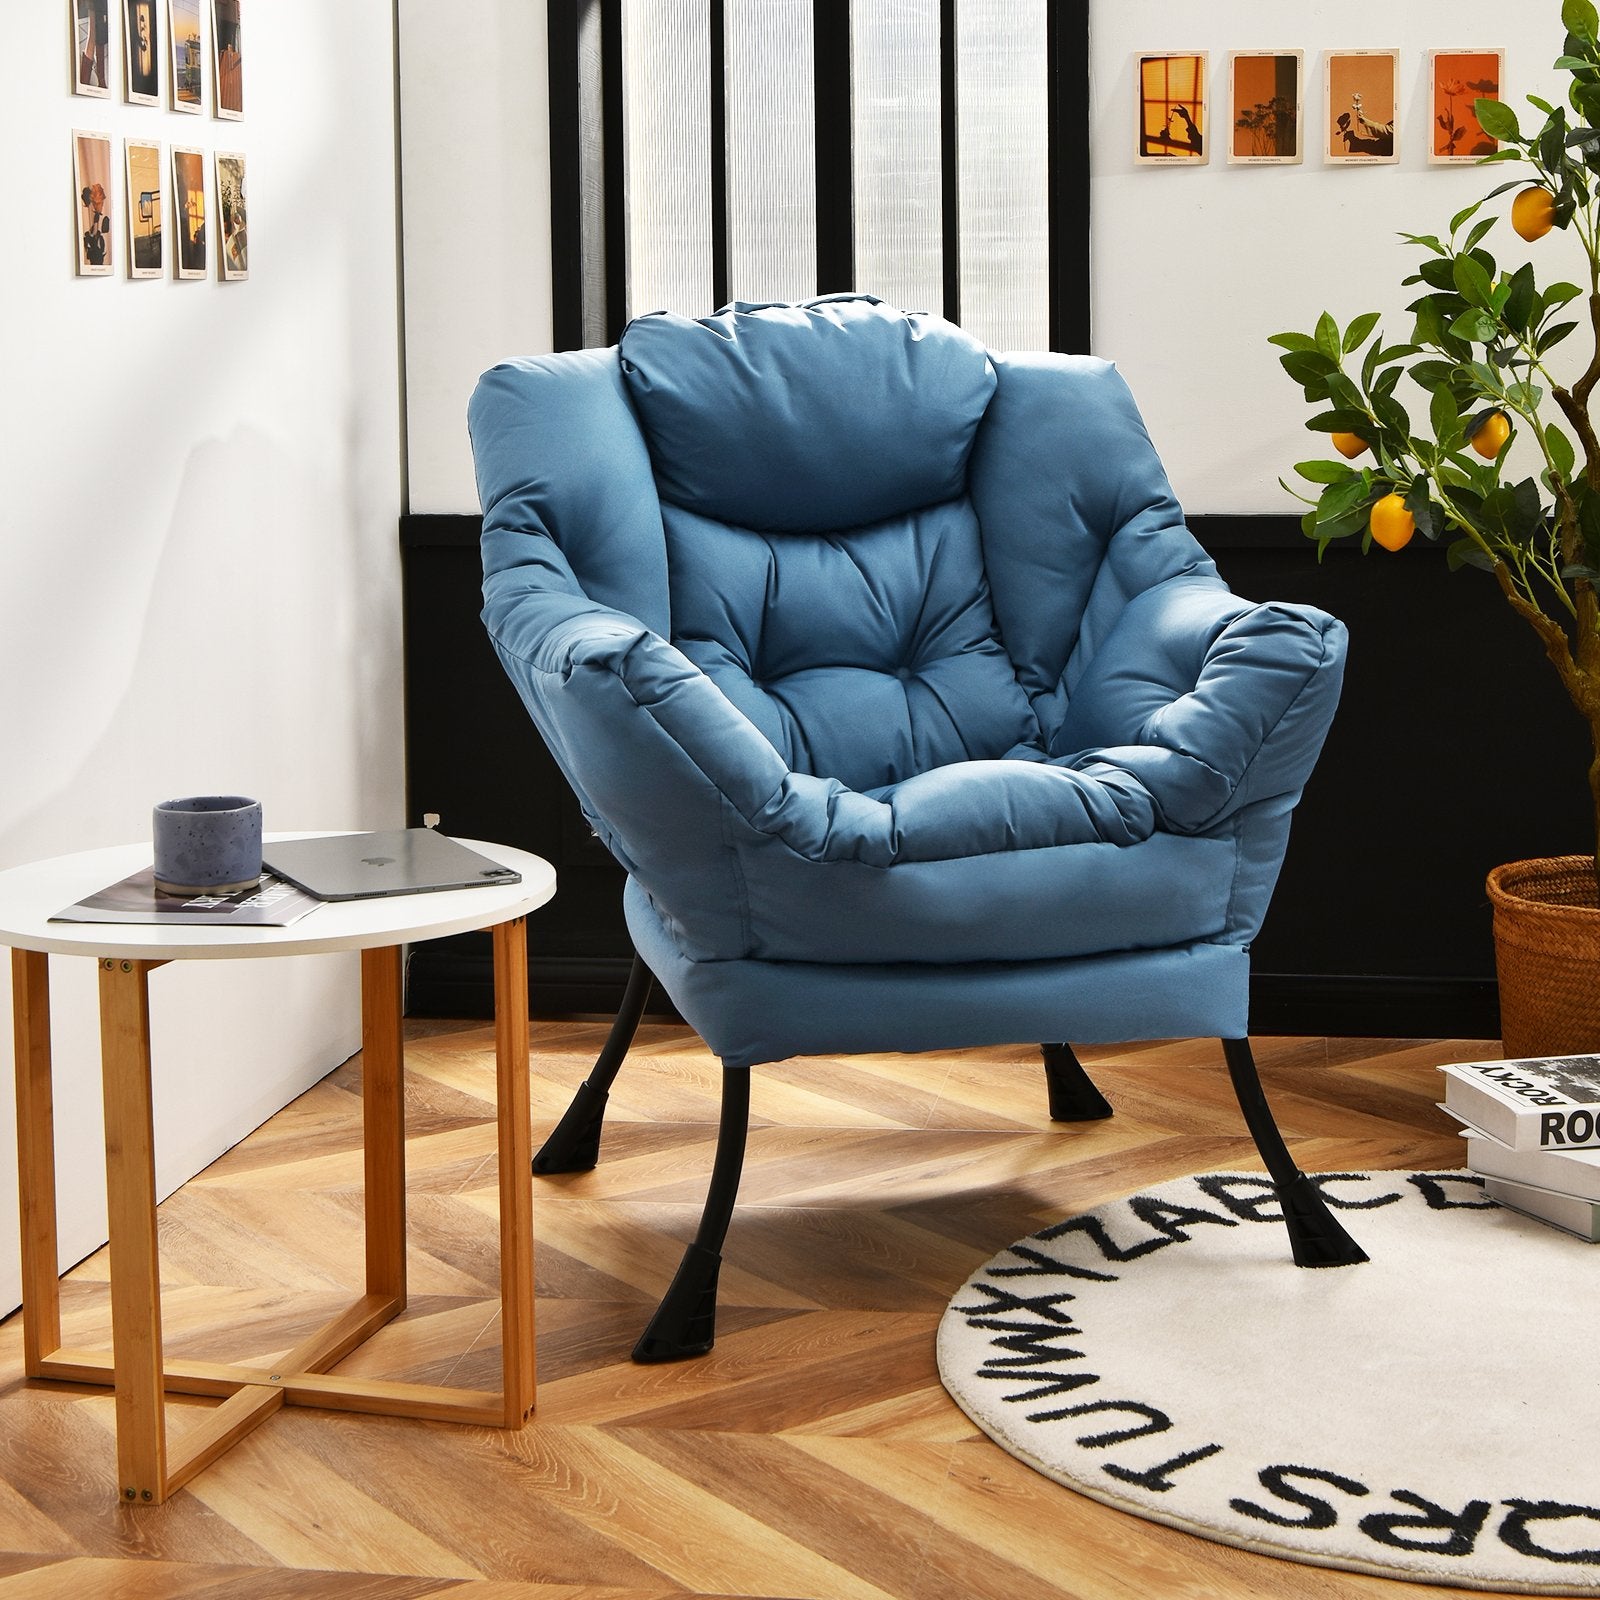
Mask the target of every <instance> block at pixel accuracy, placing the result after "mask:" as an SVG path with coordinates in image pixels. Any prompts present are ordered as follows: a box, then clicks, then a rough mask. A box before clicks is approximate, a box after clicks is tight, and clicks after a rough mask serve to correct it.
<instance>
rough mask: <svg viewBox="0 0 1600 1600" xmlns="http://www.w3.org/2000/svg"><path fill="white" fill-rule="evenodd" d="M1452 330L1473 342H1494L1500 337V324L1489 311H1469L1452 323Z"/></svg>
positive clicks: (1460, 337) (1457, 336)
mask: <svg viewBox="0 0 1600 1600" xmlns="http://www.w3.org/2000/svg"><path fill="white" fill-rule="evenodd" d="M1450 332H1451V333H1453V334H1454V335H1455V336H1456V338H1458V339H1466V340H1468V341H1469V342H1470V343H1472V344H1493V343H1494V342H1495V340H1496V339H1498V338H1499V337H1500V325H1499V323H1497V322H1496V321H1495V320H1494V318H1493V317H1492V316H1490V315H1489V313H1488V312H1487V311H1468V312H1466V313H1465V314H1464V315H1462V316H1459V317H1457V318H1456V320H1455V321H1454V322H1452V323H1451V324H1450Z"/></svg>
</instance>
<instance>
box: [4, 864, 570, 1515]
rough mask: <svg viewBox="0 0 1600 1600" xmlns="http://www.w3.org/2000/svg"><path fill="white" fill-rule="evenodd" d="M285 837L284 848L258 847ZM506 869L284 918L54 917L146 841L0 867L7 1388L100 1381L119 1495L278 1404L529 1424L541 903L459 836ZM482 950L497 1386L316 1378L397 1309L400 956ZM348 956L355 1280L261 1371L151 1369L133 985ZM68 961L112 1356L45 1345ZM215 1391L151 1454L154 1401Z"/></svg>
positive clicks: (145, 1140) (156, 1314) (187, 1471)
mask: <svg viewBox="0 0 1600 1600" xmlns="http://www.w3.org/2000/svg"><path fill="white" fill-rule="evenodd" d="M274 837H276V838H279V839H283V838H293V837H298V835H292V834H278V835H275V836H274ZM462 843H464V844H467V845H469V846H471V847H472V848H473V849H475V850H478V851H481V852H482V853H483V854H484V855H486V856H489V857H491V858H492V859H493V860H495V861H497V862H499V863H500V864H501V865H502V866H507V867H514V868H515V869H516V870H517V871H518V872H520V873H521V875H522V881H521V882H520V883H515V884H504V885H502V884H493V885H488V886H485V887H481V888H471V889H454V890H445V891H441V892H438V893H428V894H408V895H393V896H387V897H384V898H380V899H366V900H343V901H336V902H335V901H329V902H326V903H324V904H321V905H319V906H318V907H317V908H316V909H315V910H314V911H312V912H310V913H309V914H308V915H306V916H305V917H303V918H301V919H300V920H299V921H298V922H294V923H291V924H290V925H289V926H288V927H178V926H173V925H170V924H154V925H144V924H127V923H110V922H53V921H51V920H50V919H51V917H52V916H54V915H55V914H56V913H58V912H60V911H62V910H63V909H65V908H66V907H68V906H71V905H73V904H74V903H75V902H77V901H79V900H81V899H83V898H85V897H86V896H88V895H90V894H93V893H95V892H96V891H97V890H100V889H103V888H105V887H106V886H107V885H109V884H113V883H116V882H118V881H120V880H121V879H123V878H125V877H127V876H129V875H130V874H132V873H134V872H136V871H138V870H139V869H140V868H141V867H144V866H148V865H149V861H150V847H149V845H148V844H143V845H125V846H117V847H115V848H113V849H109V850H90V851H84V852H82V853H81V854H78V855H71V856H61V857H57V858H56V859H54V860H50V861H38V862H34V863H32V864H30V865H28V866H22V867H14V868H12V869H11V870H9V871H6V872H0V944H3V945H8V946H10V948H11V961H12V978H13V990H12V1010H13V1016H14V1021H15V1026H16V1042H17V1061H16V1087H17V1173H18V1183H19V1187H20V1190H21V1215H22V1289H23V1310H22V1315H23V1346H24V1359H25V1362H26V1369H27V1372H28V1375H29V1376H30V1377H33V1378H56V1379H64V1380H67V1381H70V1382H73V1383H99V1384H109V1385H111V1386H113V1387H114V1388H115V1391H116V1420H117V1471H118V1479H117V1481H118V1484H119V1488H120V1493H121V1495H122V1497H123V1498H124V1499H125V1500H126V1501H129V1502H131V1503H133V1504H136V1505H155V1504H159V1503H160V1502H161V1501H163V1500H165V1499H166V1498H167V1497H168V1496H169V1495H170V1494H172V1493H173V1491H174V1490H176V1489H177V1488H178V1487H179V1486H180V1485H181V1484H183V1483H185V1482H186V1481H187V1480H188V1479H189V1478H191V1477H192V1476H193V1475H194V1474H195V1473H196V1472H198V1471H200V1469H201V1468H202V1467H204V1466H206V1465H207V1464H209V1463H210V1462H212V1461H214V1460H215V1459H216V1458H217V1457H218V1456H220V1455H221V1454H222V1453H223V1452H224V1451H225V1450H227V1449H228V1448H229V1447H230V1446H231V1445H233V1444H235V1443H236V1442H237V1441H238V1440H239V1439H241V1438H242V1437H243V1436H244V1435H245V1434H246V1433H248V1432H249V1431H250V1430H251V1429H252V1428H254V1427H255V1426H256V1425H257V1424H258V1423H260V1422H261V1421H262V1420H263V1419H264V1418H266V1417H267V1416H269V1415H270V1414H271V1413H272V1412H274V1411H276V1410H278V1409H279V1408H280V1407H281V1406H284V1405H308V1406H322V1407H327V1408H331V1409H336V1410H341V1411H369V1412H381V1413H385V1414H387V1415H390V1416H406V1417H428V1418H434V1419H438V1420H444V1421H452V1422H470V1423H477V1424H479V1425H485V1424H487V1425H490V1426H496V1427H505V1428H520V1427H521V1426H522V1425H523V1424H524V1423H525V1422H526V1421H527V1419H528V1417H529V1416H530V1415H531V1413H532V1411H533V1403H534V1359H533V1215H532V1211H533V1198H532V1177H531V1168H530V1160H531V1157H530V1136H529V1105H528V965H527V930H526V923H525V920H524V919H525V918H526V916H527V914H528V913H529V912H530V911H533V910H535V909H536V908H537V907H539V906H541V905H543V904H544V903H545V902H546V901H547V900H549V899H550V898H551V896H552V895H553V894H554V893H555V887H556V879H555V870H554V869H553V868H552V867H551V866H550V864H549V863H548V862H547V861H544V860H541V859H540V858H539V857H538V856H534V855H529V854H528V853H527V852H526V851H523V850H515V849H512V848H511V847H510V846H507V845H498V844H487V843H482V842H480V841H478V840H472V839H467V840H463V841H462ZM483 928H488V929H490V930H492V933H493V938H494V988H495V1057H496V1081H497V1103H498V1104H497V1122H498V1127H499V1165H500V1305H501V1331H502V1344H503V1363H502V1365H503V1375H502V1379H501V1390H500V1393H498V1394H495V1393H492V1392H489V1391H482V1390H474V1389H447V1388H443V1387H439V1386H435V1385H428V1384H412V1383H393V1382H383V1381H376V1380H367V1379H355V1378H344V1377H338V1376H336V1375H334V1374H332V1373H331V1372H330V1370H329V1369H330V1368H332V1367H333V1366H334V1365H336V1364H337V1363H338V1362H339V1361H340V1360H341V1359H343V1357H345V1356H346V1355H348V1354H349V1353H350V1351H352V1350H353V1349H355V1348H356V1346H357V1345H359V1344H361V1343H362V1342H363V1341H364V1340H366V1339H367V1338H369V1337H370V1336H371V1335H372V1334H373V1333H374V1332H375V1331H376V1330H377V1329H378V1328H380V1327H382V1326H383V1324H384V1323H386V1322H388V1321H390V1320H391V1319H392V1318H394V1317H395V1316H396V1315H398V1314H399V1312H400V1311H402V1310H403V1309H404V1307H405V1303H406V1215H405V1125H404V1116H403V1100H402V1085H401V1071H402V1057H403V1050H402V1043H401V1007H402V992H401V991H402V972H401V946H402V945H403V944H405V943H407V942H413V941H417V940H423V939H438V938H443V937H444V936H446V935H448V934H455V933H466V932H471V931H474V930H477V929H483ZM336 950H359V951H360V952H361V1048H362V1149H363V1160H364V1166H365V1174H366V1194H365V1222H366V1288H365V1292H364V1293H363V1294H361V1295H359V1296H357V1297H356V1299H355V1300H353V1301H352V1302H351V1304H350V1305H349V1306H348V1307H347V1308H346V1309H345V1310H344V1311H342V1312H341V1313H340V1314H339V1315H338V1316H336V1317H334V1318H333V1319H332V1320H331V1321H330V1322H328V1323H326V1324H325V1325H324V1326H323V1327H321V1328H319V1329H318V1330H317V1331H316V1332H315V1333H312V1334H310V1335H308V1336H307V1337H306V1338H305V1339H303V1340H302V1341H301V1342H300V1344H299V1345H298V1346H296V1347H295V1349H294V1350H292V1351H290V1352H289V1354H288V1355H286V1356H284V1357H283V1358H282V1360H281V1361H280V1362H278V1363H277V1370H275V1371H268V1370H266V1369H265V1368H262V1369H260V1370H258V1369H256V1368H252V1367H246V1366H235V1365H228V1364H225V1363H219V1362H209V1361H172V1362H167V1361H166V1360H165V1359H164V1355H163V1350H162V1339H161V1294H160V1288H161V1279H160V1262H159V1258H158V1254H157V1246H156V1187H155V1155H154V1126H153V1123H154V1117H153V1110H152V1096H151V1086H150V999H149V975H150V973H151V972H153V971H154V970H155V969H156V968H158V967H161V966H164V965H165V964H166V963H167V962H169V961H217V960H245V959H256V960H259V959H260V958H262V957H265V956H286V955H311V954H316V953H318V952H327V951H336ZM53 955H56V956H61V955H77V956H88V957H90V958H91V959H93V960H94V961H95V962H96V963H97V965H98V967H99V976H100V1072H101V1081H102V1085H103V1089H104V1095H105V1144H106V1199H107V1218H108V1225H109V1232H110V1240H111V1320H112V1349H111V1351H110V1353H109V1354H107V1353H105V1352H102V1351H96V1350H86V1349H64V1348H62V1345H61V1315H60V1298H59V1287H58V1283H57V1250H56V1175H55V1144H54V1114H53V1109H52V1101H51V1078H50V999H49V996H50V987H49V960H50V957H51V956H53ZM167 1390H172V1391H174V1392H176V1393H182V1394H200V1395H214V1396H217V1397H219V1398H221V1400H222V1403H221V1404H220V1405H219V1406H217V1407H216V1408H215V1409H214V1410H213V1411H212V1412H211V1413H210V1415H209V1416H208V1417H207V1418H206V1420H205V1421H204V1422H203V1423H201V1424H199V1425H198V1426H196V1427H195V1428H194V1429H193V1430H191V1431H190V1432H189V1433H187V1434H185V1436H184V1438H183V1441H182V1447H181V1449H177V1450H174V1451H172V1452H170V1453H169V1451H168V1448H167V1434H166V1413H165V1406H164V1403H163V1395H164V1393H165V1392H166V1391H167Z"/></svg>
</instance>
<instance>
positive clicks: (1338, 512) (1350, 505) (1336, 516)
mask: <svg viewBox="0 0 1600 1600" xmlns="http://www.w3.org/2000/svg"><path fill="white" fill-rule="evenodd" d="M1371 499H1372V490H1371V488H1370V487H1369V486H1368V484H1367V480H1366V478H1365V476H1364V475H1362V474H1359V473H1356V474H1352V476H1351V478H1350V480H1349V482H1347V483H1334V484H1330V485H1329V486H1328V487H1327V488H1326V489H1324V490H1323V492H1322V498H1321V499H1320V500H1319V501H1318V502H1317V521H1318V523H1323V522H1337V521H1339V520H1340V519H1341V518H1344V517H1348V516H1353V515H1355V514H1356V513H1357V512H1358V511H1360V510H1362V509H1364V508H1365V507H1366V506H1367V505H1368V504H1369V503H1370V501H1371Z"/></svg>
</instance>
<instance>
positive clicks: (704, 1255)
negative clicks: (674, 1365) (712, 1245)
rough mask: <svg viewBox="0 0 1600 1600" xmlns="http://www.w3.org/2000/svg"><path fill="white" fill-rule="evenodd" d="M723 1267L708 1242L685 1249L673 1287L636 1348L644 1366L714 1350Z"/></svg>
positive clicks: (636, 1353) (638, 1358)
mask: <svg viewBox="0 0 1600 1600" xmlns="http://www.w3.org/2000/svg"><path fill="white" fill-rule="evenodd" d="M721 1266H722V1257H721V1256H720V1255H718V1254H717V1252H716V1251H715V1250H707V1249H706V1248H705V1246H704V1245H699V1244H692V1245H690V1246H689V1248H688V1249H687V1250H685V1251H684V1253H683V1260H682V1262H681V1263H680V1264H679V1267H678V1271H677V1275H676V1276H675V1277H674V1278H673V1280H672V1285H671V1287H670V1288H669V1289H668V1290H667V1292H666V1294H665V1295H663V1296H662V1299H661V1304H660V1305H659V1306H657V1307H656V1314H655V1315H654V1316H653V1317H651V1319H650V1323H649V1326H648V1327H646V1328H645V1330H644V1332H643V1333H642V1334H641V1335H640V1336H639V1342H638V1344H636V1345H635V1346H634V1347H633V1359H634V1360H635V1361H637V1362H639V1363H640V1364H641V1365H651V1364H653V1363H655V1362H658V1361H687V1360H689V1359H690V1358H691V1357H693V1356H703V1355H704V1354H705V1353H706V1352H707V1351H708V1350H710V1348H711V1346H712V1345H713V1344H714V1343H716V1335H717V1272H718V1269H719V1268H720V1267H721Z"/></svg>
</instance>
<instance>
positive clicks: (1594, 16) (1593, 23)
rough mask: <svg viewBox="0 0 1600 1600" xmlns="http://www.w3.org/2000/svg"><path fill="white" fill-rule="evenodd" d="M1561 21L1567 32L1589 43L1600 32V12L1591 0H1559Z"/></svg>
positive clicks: (1591, 42) (1592, 41)
mask: <svg viewBox="0 0 1600 1600" xmlns="http://www.w3.org/2000/svg"><path fill="white" fill-rule="evenodd" d="M1561 21H1562V24H1563V26H1564V27H1565V28H1566V30H1567V32H1568V33H1572V34H1576V35H1577V36H1578V38H1580V39H1584V40H1587V41H1588V42H1589V43H1590V44H1593V43H1594V41H1595V36H1596V35H1597V34H1600V12H1597V11H1596V10H1595V8H1594V5H1593V3H1592V0H1561ZM1587 64H1588V63H1587V60H1586V61H1585V65H1587Z"/></svg>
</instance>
